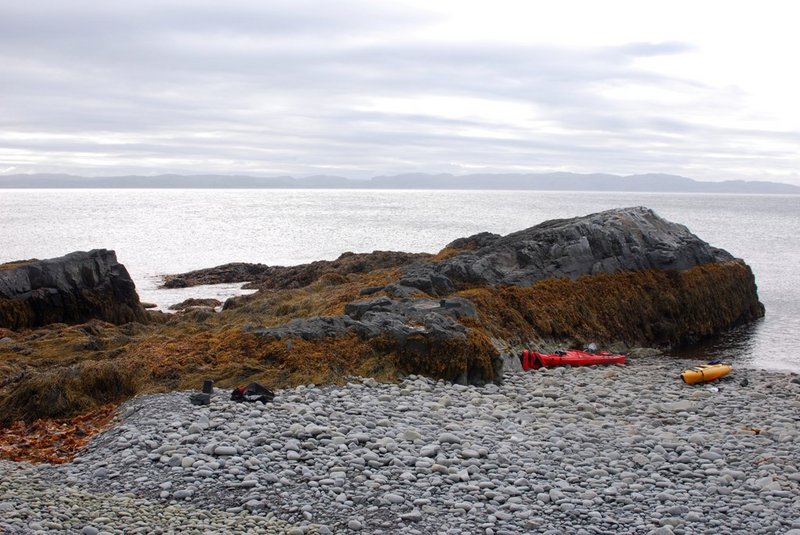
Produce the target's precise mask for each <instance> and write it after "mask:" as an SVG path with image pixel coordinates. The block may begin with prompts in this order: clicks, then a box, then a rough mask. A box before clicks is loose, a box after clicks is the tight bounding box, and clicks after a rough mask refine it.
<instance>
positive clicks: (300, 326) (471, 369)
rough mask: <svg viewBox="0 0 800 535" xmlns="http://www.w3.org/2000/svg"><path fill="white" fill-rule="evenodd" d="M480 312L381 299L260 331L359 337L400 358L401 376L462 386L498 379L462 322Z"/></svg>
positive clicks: (457, 301) (462, 304)
mask: <svg viewBox="0 0 800 535" xmlns="http://www.w3.org/2000/svg"><path fill="white" fill-rule="evenodd" d="M476 316H477V313H476V312H475V307H473V306H472V304H471V303H470V302H469V301H467V300H466V299H462V298H459V297H454V298H450V299H442V300H439V301H434V300H431V299H409V300H404V301H396V300H392V299H389V298H388V297H379V298H377V299H371V300H366V301H357V302H353V303H349V304H348V305H346V307H345V314H344V315H343V316H337V317H315V318H307V319H297V320H293V321H291V322H289V323H287V324H285V325H282V326H280V327H273V328H269V329H257V330H255V331H253V332H254V333H255V334H256V335H258V336H260V337H262V338H266V339H292V338H300V339H303V340H324V339H325V338H330V337H342V336H344V335H347V334H355V335H357V336H358V338H360V339H361V340H363V341H365V342H375V341H377V342H379V344H378V345H380V347H381V349H382V350H383V351H386V352H390V353H392V354H394V355H395V356H397V362H396V366H397V368H398V371H399V372H400V373H402V374H410V373H422V374H425V375H429V376H435V377H445V378H447V379H449V380H452V381H455V382H459V383H462V384H468V383H471V384H483V383H485V382H489V381H492V380H494V378H495V377H496V375H497V373H498V370H497V369H495V368H493V366H496V364H497V363H496V362H493V359H492V357H493V356H494V355H493V353H492V354H490V355H487V354H486V352H485V351H483V350H482V349H483V348H480V350H478V349H479V348H475V347H473V346H474V345H475V341H474V340H471V339H470V337H469V336H468V334H469V329H468V328H467V327H465V326H464V325H463V324H462V323H459V320H462V319H464V318H475V317H476Z"/></svg>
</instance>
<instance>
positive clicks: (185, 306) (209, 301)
mask: <svg viewBox="0 0 800 535" xmlns="http://www.w3.org/2000/svg"><path fill="white" fill-rule="evenodd" d="M221 306H222V301H220V300H219V299H214V298H213V297H209V298H206V299H198V298H196V297H190V298H189V299H185V300H183V301H181V302H180V303H176V304H174V305H170V307H169V310H179V311H180V310H190V309H193V308H208V309H211V310H214V309H215V308H217V307H221Z"/></svg>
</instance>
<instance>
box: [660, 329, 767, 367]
mask: <svg viewBox="0 0 800 535" xmlns="http://www.w3.org/2000/svg"><path fill="white" fill-rule="evenodd" d="M763 323H764V320H763V319H762V320H758V321H756V322H754V323H750V324H747V325H741V326H739V327H736V328H734V329H731V330H729V331H726V332H724V333H721V334H719V335H717V336H714V337H711V338H706V339H704V340H702V341H700V342H698V343H696V344H693V345H691V346H685V347H682V348H679V349H676V350H673V351H671V352H670V354H671V355H672V356H674V357H678V358H684V359H692V360H697V361H700V362H707V361H710V360H721V361H724V362H729V363H732V364H752V360H753V358H754V356H755V348H756V340H757V339H758V329H759V328H760V327H762V326H763Z"/></svg>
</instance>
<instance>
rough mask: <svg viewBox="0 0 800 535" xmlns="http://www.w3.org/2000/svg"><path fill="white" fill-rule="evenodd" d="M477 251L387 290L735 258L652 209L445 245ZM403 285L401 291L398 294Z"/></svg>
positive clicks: (414, 273)
mask: <svg viewBox="0 0 800 535" xmlns="http://www.w3.org/2000/svg"><path fill="white" fill-rule="evenodd" d="M470 244H471V245H475V246H478V247H477V248H476V249H475V250H473V251H466V252H463V253H461V254H458V255H456V256H453V257H451V258H448V259H445V260H443V261H441V262H438V263H428V264H418V265H414V266H412V267H411V268H409V269H407V270H406V273H405V274H404V276H403V277H402V278H401V279H400V280H399V281H398V282H397V283H396V286H394V287H393V288H391V291H392V293H393V294H394V295H401V296H402V295H405V294H407V293H408V291H409V290H408V289H412V290H422V291H424V292H425V293H427V294H429V295H432V296H436V295H447V294H449V293H451V292H452V291H453V289H454V288H456V287H466V286H476V285H486V284H489V285H498V284H513V285H517V286H530V285H531V284H532V283H533V282H535V281H538V280H542V279H547V278H554V277H555V278H558V277H569V278H571V279H575V278H577V277H579V276H581V275H596V274H598V273H615V272H619V271H633V270H642V269H657V270H686V269H689V268H691V267H693V266H697V265H700V264H705V263H708V262H722V261H726V260H732V259H733V257H732V256H731V255H730V254H728V253H727V252H725V251H723V250H721V249H717V248H715V247H711V246H710V245H708V244H707V243H706V242H704V241H702V240H701V239H700V238H698V237H697V236H695V235H694V234H692V233H691V232H690V231H689V229H687V228H686V227H685V226H683V225H679V224H677V223H671V222H669V221H666V220H665V219H662V218H661V217H659V216H658V215H656V214H655V213H654V212H653V211H652V210H650V209H649V208H644V207H635V208H621V209H616V210H608V211H605V212H600V213H597V214H591V215H588V216H584V217H576V218H573V219H558V220H553V221H546V222H544V223H542V224H540V225H536V226H535V227H531V228H529V229H525V230H522V231H519V232H515V233H513V234H509V235H508V236H503V237H497V236H495V235H489V234H486V233H483V234H478V235H476V236H473V237H470V238H462V239H460V240H456V241H455V242H453V243H452V244H450V245H449V246H448V247H452V248H455V249H458V248H464V246H465V245H470ZM403 287H405V288H403Z"/></svg>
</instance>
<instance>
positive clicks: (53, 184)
mask: <svg viewBox="0 0 800 535" xmlns="http://www.w3.org/2000/svg"><path fill="white" fill-rule="evenodd" d="M27 188H32V189H44V188H47V189H87V188H92V189H94V188H97V189H131V188H135V189H178V188H180V189H372V190H381V189H425V190H537V191H620V192H623V191H624V192H652V193H755V194H759V193H760V194H770V193H771V194H794V195H797V194H800V187H798V186H794V185H791V184H784V183H780V182H767V181H757V180H727V181H722V182H704V181H699V180H694V179H691V178H687V177H683V176H678V175H667V174H640V175H628V176H620V175H611V174H601V173H594V174H578V173H536V174H468V175H451V174H427V173H410V174H400V175H391V176H387V175H382V176H376V177H373V178H371V179H367V180H355V179H350V178H345V177H341V176H327V175H317V176H308V177H301V178H294V177H291V176H278V177H258V176H246V175H177V174H163V175H156V176H140V175H126V176H107V177H83V176H77V175H67V174H16V175H6V176H0V189H27Z"/></svg>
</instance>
